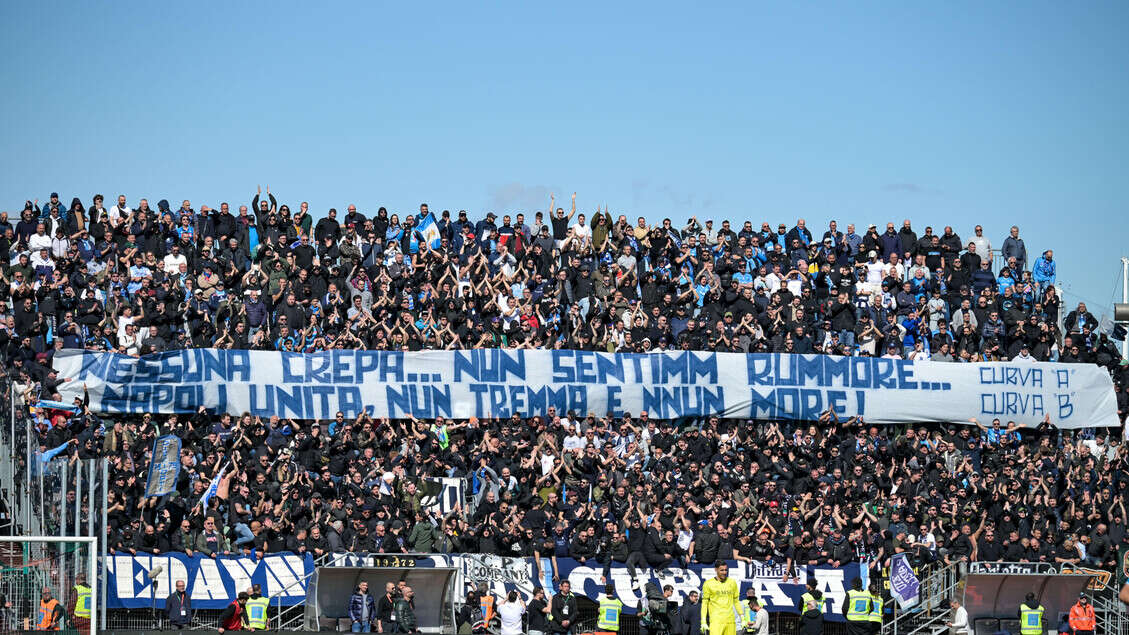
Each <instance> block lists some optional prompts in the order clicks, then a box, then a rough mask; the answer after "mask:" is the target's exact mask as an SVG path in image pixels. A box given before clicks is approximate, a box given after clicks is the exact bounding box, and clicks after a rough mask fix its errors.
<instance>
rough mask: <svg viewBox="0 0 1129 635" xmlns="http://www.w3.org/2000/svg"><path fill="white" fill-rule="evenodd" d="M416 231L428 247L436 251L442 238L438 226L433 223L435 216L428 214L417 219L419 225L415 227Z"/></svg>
mask: <svg viewBox="0 0 1129 635" xmlns="http://www.w3.org/2000/svg"><path fill="white" fill-rule="evenodd" d="M416 231H418V232H419V233H420V235H422V236H423V239H424V240H426V241H427V244H428V245H431V248H432V249H438V248H439V244H440V242H441V241H442V236H440V234H439V225H438V224H437V223H436V222H435V214H428V215H427V216H424V217H423V218H421V219H419V225H417V226H416Z"/></svg>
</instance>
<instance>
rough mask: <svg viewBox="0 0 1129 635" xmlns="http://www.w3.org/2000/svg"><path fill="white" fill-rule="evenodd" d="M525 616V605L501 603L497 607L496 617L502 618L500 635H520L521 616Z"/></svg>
mask: <svg viewBox="0 0 1129 635" xmlns="http://www.w3.org/2000/svg"><path fill="white" fill-rule="evenodd" d="M522 615H525V605H524V604H522V603H521V602H503V603H502V604H501V605H500V606H499V607H498V617H500V618H502V635H521V634H522V632H523V631H522V628H521V616H522Z"/></svg>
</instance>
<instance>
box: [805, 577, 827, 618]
mask: <svg viewBox="0 0 1129 635" xmlns="http://www.w3.org/2000/svg"><path fill="white" fill-rule="evenodd" d="M816 585H817V583H816V581H815V578H808V582H807V590H806V591H804V594H803V595H801V596H800V604H799V609H800V614H801V615H803V613H804V611H806V610H807V609H806V607H807V605H808V602H811V603H812V604H815V609H816V610H817V611H819V612H820V613H822V612H823V597H822V596H821V597H820V598H819V599H818V600H817V599H815V596H814V595H812V591H815V587H816Z"/></svg>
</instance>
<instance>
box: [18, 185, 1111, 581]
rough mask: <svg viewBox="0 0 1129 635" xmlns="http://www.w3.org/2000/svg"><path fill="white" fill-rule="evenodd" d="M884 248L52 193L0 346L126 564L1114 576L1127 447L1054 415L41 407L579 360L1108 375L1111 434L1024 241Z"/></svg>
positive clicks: (1094, 338)
mask: <svg viewBox="0 0 1129 635" xmlns="http://www.w3.org/2000/svg"><path fill="white" fill-rule="evenodd" d="M882 229H883V230H882V231H880V229H879V228H878V227H877V226H875V225H870V226H869V227H867V229H866V231H865V232H864V233H862V234H859V233H857V232H856V228H855V226H854V225H847V226H846V228H845V231H841V230H840V229H839V228H838V227H837V225H836V223H835V222H834V221H833V222H831V223H830V226H829V227H828V229H827V230H826V231H823V232H822V233H821V235H820V234H819V233H818V230H817V233H816V234H813V232H812V230H811V229H809V228H808V227H807V226H806V225H805V222H804V221H803V220H802V219H801V220H799V221H797V222H796V224H795V225H794V226H793V227H791V228H789V227H788V226H787V225H785V224H780V225H778V226H777V227H776V228H775V229H773V227H772V225H770V224H769V223H761V224H760V226H759V228H758V227H756V226H754V224H753V222H751V221H743V222H740V223H738V224H734V225H731V224H730V222H729V221H728V220H724V221H721V222H720V223H715V222H714V221H712V220H706V221H705V223H704V224H703V223H701V222H699V220H698V219H697V218H694V217H691V218H689V219H688V221H687V222H686V223H685V224H684V225H680V226H676V225H674V224H672V222H671V221H670V220H669V219H665V220H663V221H662V222H661V223H659V224H656V225H650V224H648V223H647V222H646V220H645V219H643V218H642V217H640V218H638V219H636V220H635V221H634V222H631V221H629V220H628V218H627V217H626V216H624V215H619V216H618V217H616V218H613V216H612V214H610V213H609V212H608V211H607V210H603V211H601V210H596V212H595V213H594V214H592V216H591V218H588V217H587V216H586V215H585V214H584V213H578V212H577V209H576V205H575V195H573V202H572V204H571V205H570V209H569V210H568V211H566V210H565V209H564V208H563V207H558V206H557V205H556V201H555V200H553V201H550V205H549V208H548V211H547V212H545V213H544V214H543V213H542V212H537V213H536V214H534V215H533V218H532V219H527V218H526V217H525V215H523V214H521V213H517V214H514V215H513V216H511V215H509V214H505V215H503V216H502V217H501V219H499V218H498V217H497V216H496V215H495V214H494V213H487V214H486V215H485V217H484V218H481V219H477V220H471V219H469V218H468V215H467V213H466V212H465V211H459V212H458V213H456V214H451V213H449V212H448V211H443V212H442V213H435V212H432V211H430V210H429V209H428V206H427V205H426V204H425V205H421V206H420V210H419V213H418V214H415V215H412V214H408V215H405V216H404V218H403V219H401V218H400V217H399V216H398V215H397V214H390V213H388V212H387V210H385V209H384V208H380V209H379V210H377V211H376V212H375V213H374V214H371V215H366V214H364V213H362V212H360V211H358V210H357V209H356V208H355V207H354V206H353V205H349V206H348V207H347V209H346V212H345V213H344V214H343V215H342V216H341V218H340V219H339V218H338V213H337V211H336V210H334V209H330V210H329V211H328V214H327V215H326V216H325V217H324V218H321V219H320V220H317V221H316V222H314V219H313V218H312V217H311V214H310V211H309V209H308V206H307V205H306V204H305V203H302V204H301V205H299V207H298V209H297V211H295V212H291V211H290V209H289V207H288V206H287V205H285V204H282V205H280V204H278V202H277V200H276V198H275V196H274V195H273V194H271V193H270V190H269V188H268V189H267V191H266V198H265V200H264V199H263V198H262V196H261V193H260V194H259V195H256V196H255V197H254V200H253V201H252V202H251V204H250V206H239V208H238V210H236V211H234V213H233V210H231V208H230V207H229V205H228V204H227V203H223V204H221V205H220V207H219V210H218V211H217V210H212V209H209V208H208V206H205V205H201V206H200V208H199V209H198V210H197V209H194V208H193V206H192V204H191V203H190V201H187V200H185V201H183V202H182V203H181V204H180V205H179V207H178V208H176V209H173V208H171V207H170V205H169V204H168V203H167V202H166V201H164V200H162V201H160V202H159V203H158V204H157V205H156V208H152V207H150V206H149V204H148V202H147V201H146V200H144V199H142V200H140V201H138V203H137V205H136V207H135V208H131V207H129V205H128V204H127V199H126V197H125V196H120V197H118V198H117V201H116V204H115V205H113V206H111V207H105V206H104V202H103V199H102V197H101V196H100V195H99V196H96V197H94V199H93V202H92V204H91V206H90V207H89V208H87V207H85V206H84V205H83V203H82V202H81V201H80V200H79V199H77V198H75V199H74V200H73V201H72V202H71V204H70V205H69V206H68V205H65V204H63V203H61V202H60V199H59V197H58V196H57V195H54V194H52V196H51V197H50V200H49V202H48V203H46V204H45V205H43V206H42V207H39V206H38V205H37V204H36V203H35V202H28V204H27V205H26V206H25V209H24V210H23V211H22V212H21V213H20V214H19V218H18V220H16V222H15V225H13V224H12V222H11V219H9V218H8V215H7V214H0V234H2V236H0V246H3V247H4V248H6V249H7V250H8V252H9V253H10V262H6V263H5V264H4V266H3V268H2V269H3V271H2V275H3V276H4V284H2V285H0V293H3V294H7V295H8V296H9V297H8V298H4V300H10V303H11V308H10V309H9V308H8V302H0V351H2V352H3V354H4V356H5V357H6V360H7V362H8V363H7V364H6V367H7V371H6V372H7V374H8V377H9V379H10V382H11V386H12V388H13V394H14V395H15V396H16V398H17V400H18V401H19V405H20V412H21V413H23V412H27V413H29V414H28V415H26V416H28V417H29V418H30V425H33V426H34V433H35V435H36V436H35V438H34V441H33V442H34V443H35V444H36V448H35V450H37V451H38V454H37V455H36V457H35V459H34V461H33V462H34V463H35V464H33V465H26V464H23V463H26V461H24V460H23V459H22V458H20V459H17V460H18V461H20V462H21V469H32V470H37V469H39V466H38V463H40V462H42V463H43V464H45V465H48V466H50V464H51V463H53V462H58V461H66V460H70V461H77V460H79V459H85V458H93V457H99V456H105V457H108V458H109V460H110V480H111V482H112V487H111V488H110V491H109V527H107V528H106V530H107V532H108V536H109V540H110V545H111V546H112V548H113V550H114V551H120V552H130V553H134V552H136V553H142V552H145V553H160V552H168V551H178V552H186V553H190V554H196V553H199V554H203V555H205V556H215V555H218V554H224V553H242V554H256V555H261V554H263V553H268V552H276V551H284V550H289V551H294V552H297V553H304V552H309V553H313V554H315V555H323V554H326V553H330V552H341V551H355V552H366V551H367V552H384V553H402V552H445V553H457V552H474V553H496V554H503V555H513V556H519V555H520V556H535V557H536V562H537V563H538V570H539V573H540V575H539V577H540V579H541V580H542V581H543V582H544V583H545V584H546V586H550V585H554V584H555V583H556V578H557V577H558V576H557V571H556V560H555V558H562V557H570V558H574V559H577V560H581V561H585V562H589V561H592V562H597V563H608V562H621V563H626V564H628V565H629V566H631V567H632V568H633V570H634V569H638V568H643V567H648V566H650V567H662V566H667V565H673V564H686V563H690V562H703V563H712V562H714V561H715V560H717V559H719V558H734V559H737V560H759V561H771V562H775V563H780V564H783V565H785V567H784V570H785V571H786V572H787V573H786V574H785V575H787V576H793V575H795V567H794V565H797V564H827V565H833V566H837V565H842V564H845V563H849V562H856V561H860V560H864V559H865V560H869V561H870V562H872V563H883V562H884V561H885V560H886V559H887V558H888V557H889V556H890V555H891V554H894V553H898V552H908V553H909V554H910V555H911V557H912V558H913V559H914V561H915V562H919V563H928V562H935V561H940V562H960V561H971V560H1005V561H1030V562H1050V563H1074V564H1085V565H1090V566H1101V567H1112V566H1113V564H1114V562H1115V560H1116V557H1117V552H1118V549H1119V548H1120V547H1122V546H1123V545H1126V544H1127V540H1129V534H1127V532H1126V503H1125V494H1124V492H1125V491H1126V486H1127V484H1129V450H1127V449H1126V445H1125V444H1124V443H1122V442H1121V436H1122V434H1121V431H1120V430H1114V431H1107V430H1097V431H1094V430H1082V431H1062V430H1058V429H1057V428H1056V427H1055V426H1054V422H1053V421H1051V420H1050V419H1048V420H1047V421H1046V422H1045V423H1044V424H1043V425H1042V426H1040V427H1039V428H1038V429H1033V428H1020V427H1017V426H1016V425H1015V424H1014V423H1011V422H1008V421H1006V420H1005V421H983V422H981V421H971V422H968V423H967V424H965V425H959V426H957V425H934V424H929V425H909V426H886V427H882V428H878V427H874V426H868V425H867V424H866V423H865V422H863V421H859V420H854V419H852V420H846V421H840V420H838V419H837V418H835V417H834V416H833V415H832V414H831V413H827V414H825V415H824V416H823V418H822V419H821V420H820V421H811V422H769V421H752V420H750V421H744V420H728V419H718V418H716V417H711V418H706V419H688V420H675V421H672V420H655V419H652V418H650V417H649V416H648V413H646V412H639V413H633V414H629V415H625V416H623V417H620V418H612V417H610V416H605V415H604V414H603V413H573V412H568V413H566V412H551V413H550V414H549V416H546V417H534V418H532V419H523V418H521V417H518V416H516V415H515V416H514V417H512V418H509V419H504V420H477V419H473V418H472V419H470V420H459V421H449V420H443V419H441V418H440V419H437V420H434V421H419V420H415V419H411V420H388V419H374V418H370V417H369V416H367V415H361V416H359V417H358V418H356V419H346V418H345V417H343V416H342V415H340V414H339V415H338V416H337V417H336V418H335V419H334V420H330V421H294V420H280V419H278V418H277V417H272V418H271V419H269V420H262V419H260V418H258V417H252V416H250V415H244V416H241V417H240V416H230V415H227V414H215V413H210V412H207V411H204V410H201V411H199V412H196V413H194V414H191V415H158V414H152V415H150V414H145V415H130V416H115V417H108V416H105V415H101V414H100V413H96V412H90V411H89V410H88V409H86V408H83V409H81V410H79V411H76V412H69V411H66V410H53V409H50V408H35V407H34V406H35V405H36V404H37V401H38V400H39V399H52V398H54V399H58V395H57V394H56V389H57V387H58V385H59V384H60V382H62V381H63V380H64V378H61V377H59V376H58V374H57V373H56V372H55V371H54V370H52V368H51V364H52V356H53V354H54V353H55V351H58V350H61V349H64V348H87V349H94V350H106V351H118V352H121V353H124V354H129V355H139V354H145V353H148V352H152V351H162V350H168V349H176V348H183V347H220V348H258V349H284V350H294V351H312V350H321V349H326V348H358V347H359V348H368V349H391V348H396V349H404V350H419V349H435V348H447V349H450V348H472V347H511V348H512V347H521V348H546V347H565V348H581V349H586V350H601V351H635V352H646V351H654V350H665V349H691V350H711V351H742V352H758V351H772V352H796V353H827V354H844V355H873V356H892V357H907V358H912V359H931V360H934V361H938V362H954V363H959V362H971V361H982V360H1015V361H1031V362H1037V361H1048V360H1051V361H1059V362H1073V363H1093V364H1099V365H1101V366H1103V367H1105V368H1107V369H1108V370H1109V371H1110V373H1111V374H1112V375H1113V378H1114V381H1115V386H1116V390H1117V391H1118V394H1117V403H1118V407H1119V409H1120V415H1121V418H1122V420H1124V418H1125V415H1126V412H1127V410H1129V371H1127V367H1126V365H1125V361H1124V360H1122V359H1121V356H1120V354H1119V352H1118V350H1117V348H1116V347H1115V346H1114V345H1113V344H1112V343H1111V342H1110V341H1109V340H1108V338H1107V336H1106V335H1105V334H1101V333H1099V332H1098V321H1097V320H1096V319H1095V317H1094V315H1093V314H1091V313H1090V312H1089V311H1087V309H1086V307H1085V305H1083V304H1079V305H1078V306H1077V307H1074V308H1072V309H1071V310H1069V312H1068V314H1067V315H1065V316H1064V315H1061V313H1062V312H1063V311H1065V310H1066V308H1064V307H1063V306H1062V304H1061V299H1060V297H1059V295H1058V293H1057V291H1056V288H1055V276H1056V264H1055V261H1054V258H1053V253H1052V252H1051V251H1050V250H1047V251H1044V252H1042V253H1041V254H1040V255H1038V256H1033V255H1030V254H1028V252H1027V248H1026V245H1025V244H1024V241H1023V239H1022V238H1021V237H1020V236H1019V229H1018V228H1017V227H1012V228H1011V231H1010V235H1009V236H1007V237H1006V238H1005V239H1004V241H1003V243H1002V245H1001V248H1000V250H999V260H998V262H999V263H1000V264H999V266H998V268H997V267H994V266H993V262H994V259H993V254H994V251H993V247H992V245H991V243H990V242H989V239H988V238H987V237H985V236H984V235H983V232H982V230H981V227H980V226H977V227H976V228H975V230H974V234H973V235H972V236H971V237H968V238H965V239H962V238H961V237H960V236H958V235H957V234H956V233H955V232H954V231H953V228H952V227H945V228H944V229H943V231H942V232H940V233H934V231H933V228H932V227H926V228H925V229H924V232H923V233H921V234H918V233H917V232H916V231H915V230H914V229H913V227H912V226H911V224H910V222H909V221H908V220H907V221H905V222H904V223H903V224H902V226H901V228H900V229H898V228H896V227H895V225H894V224H893V223H887V224H886V226H885V227H884V228H882ZM1107 432H1111V433H1110V434H1107ZM166 433H173V434H176V435H178V436H179V437H180V438H181V439H182V440H183V450H182V455H181V463H182V467H183V469H182V470H181V472H180V480H179V482H178V483H177V491H176V493H175V494H172V495H169V496H164V497H161V498H150V499H146V498H144V497H143V496H142V494H143V488H144V481H145V475H146V471H147V470H146V468H147V466H148V461H149V452H150V447H151V445H152V441H153V439H154V438H155V437H156V436H157V435H158V434H166ZM47 469H49V467H48V468H47ZM428 477H465V478H466V479H467V482H468V489H469V493H468V496H469V499H468V502H467V504H466V505H465V506H460V507H459V508H458V509H456V510H454V511H452V512H450V513H447V514H445V515H444V514H439V513H436V512H434V511H432V510H430V509H429V508H428V507H427V505H425V502H426V496H427V494H428V488H429V487H430V484H429V482H428V481H427V480H425V479H427V478H428ZM213 480H219V485H218V488H217V489H218V491H217V492H216V494H215V495H214V496H212V497H211V499H210V502H209V503H208V505H207V506H206V507H204V506H202V505H201V499H202V497H203V495H204V493H205V492H206V491H207V490H208V487H209V485H210V484H211V483H212V482H213ZM800 582H802V581H800Z"/></svg>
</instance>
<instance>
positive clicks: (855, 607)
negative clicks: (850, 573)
mask: <svg viewBox="0 0 1129 635" xmlns="http://www.w3.org/2000/svg"><path fill="white" fill-rule="evenodd" d="M870 605H871V600H870V594H869V593H867V592H866V591H863V590H862V580H860V579H858V578H855V579H854V580H852V581H851V590H850V591H847V599H846V601H845V602H844V603H843V617H845V618H847V633H848V635H870Z"/></svg>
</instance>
